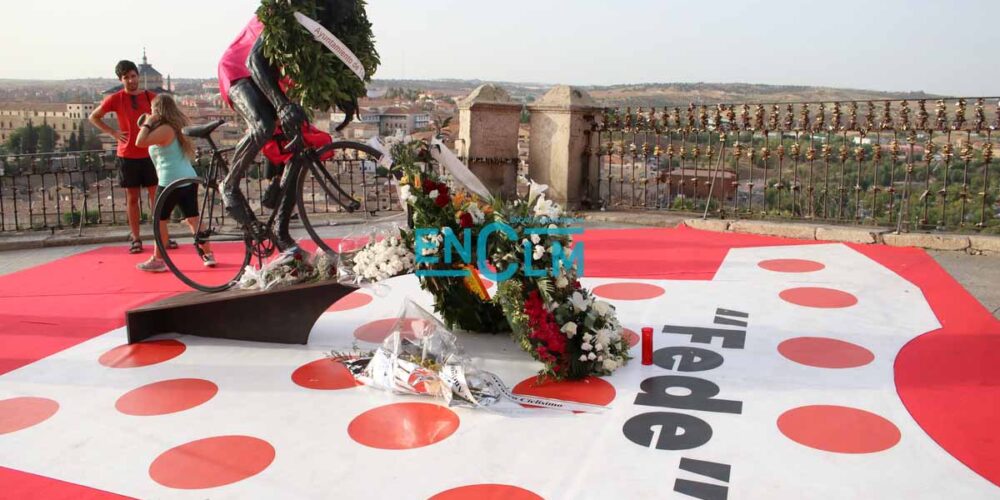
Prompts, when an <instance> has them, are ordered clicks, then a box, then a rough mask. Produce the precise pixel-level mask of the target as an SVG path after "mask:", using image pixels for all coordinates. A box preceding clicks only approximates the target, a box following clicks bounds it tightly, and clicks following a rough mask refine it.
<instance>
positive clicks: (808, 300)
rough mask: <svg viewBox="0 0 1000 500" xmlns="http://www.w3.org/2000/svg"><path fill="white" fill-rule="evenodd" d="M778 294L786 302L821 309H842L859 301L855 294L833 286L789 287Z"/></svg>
mask: <svg viewBox="0 0 1000 500" xmlns="http://www.w3.org/2000/svg"><path fill="white" fill-rule="evenodd" d="M778 296H779V297H781V299H782V300H784V301H785V302H790V303H792V304H795V305H797V306H803V307H815V308H819V309H840V308H844V307H851V306H853V305H855V304H857V303H858V298H857V297H855V296H854V295H851V294H849V293H847V292H842V291H840V290H834V289H832V288H820V287H802V288H789V289H788V290H784V291H782V292H781V293H780V294H778Z"/></svg>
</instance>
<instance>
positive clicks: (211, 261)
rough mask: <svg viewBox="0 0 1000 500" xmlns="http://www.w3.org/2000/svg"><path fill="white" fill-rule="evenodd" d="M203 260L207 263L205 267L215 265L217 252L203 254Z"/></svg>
mask: <svg viewBox="0 0 1000 500" xmlns="http://www.w3.org/2000/svg"><path fill="white" fill-rule="evenodd" d="M201 262H202V263H203V264H205V267H215V265H216V262H215V254H213V253H206V254H203V255H202V256H201Z"/></svg>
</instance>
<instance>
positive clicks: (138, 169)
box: [115, 157, 158, 188]
mask: <svg viewBox="0 0 1000 500" xmlns="http://www.w3.org/2000/svg"><path fill="white" fill-rule="evenodd" d="M115 165H116V166H117V167H118V185H119V186H121V187H123V188H137V187H151V186H155V185H156V184H157V182H158V180H157V178H156V167H155V166H153V160H152V159H150V158H122V157H115Z"/></svg>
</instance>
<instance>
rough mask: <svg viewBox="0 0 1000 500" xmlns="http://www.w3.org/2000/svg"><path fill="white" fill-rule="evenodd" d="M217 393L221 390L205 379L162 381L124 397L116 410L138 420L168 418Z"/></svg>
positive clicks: (205, 400) (116, 404) (120, 399)
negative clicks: (155, 417) (159, 416)
mask: <svg viewBox="0 0 1000 500" xmlns="http://www.w3.org/2000/svg"><path fill="white" fill-rule="evenodd" d="M218 392H219V386H217V385H215V384H213V383H212V382H210V381H208V380H204V379H199V378H179V379H174V380H163V381H160V382H154V383H152V384H149V385H144V386H142V387H139V388H138V389H133V390H131V391H129V392H127V393H125V395H123V396H122V397H120V398H118V401H117V402H115V408H116V409H117V410H118V411H120V412H122V413H124V414H126V415H133V416H136V417H149V416H153V415H167V414H170V413H177V412H181V411H184V410H190V409H191V408H194V407H196V406H199V405H202V404H204V403H206V402H208V400H210V399H212V398H214V397H215V395H216V394H217V393H218Z"/></svg>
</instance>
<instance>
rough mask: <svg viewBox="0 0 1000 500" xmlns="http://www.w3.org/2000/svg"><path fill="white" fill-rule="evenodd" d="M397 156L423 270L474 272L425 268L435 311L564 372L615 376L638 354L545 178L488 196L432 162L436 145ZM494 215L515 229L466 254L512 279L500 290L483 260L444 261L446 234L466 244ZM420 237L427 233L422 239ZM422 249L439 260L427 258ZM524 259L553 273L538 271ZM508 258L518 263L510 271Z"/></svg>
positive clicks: (410, 146)
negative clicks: (507, 337) (508, 338)
mask: <svg viewBox="0 0 1000 500" xmlns="http://www.w3.org/2000/svg"><path fill="white" fill-rule="evenodd" d="M391 156H392V158H393V161H394V169H397V170H398V171H399V173H400V174H401V179H400V182H399V185H400V202H401V203H402V204H403V205H404V206H405V207H406V208H407V211H408V214H409V218H410V220H411V222H410V227H411V228H413V229H412V230H411V231H404V232H403V240H404V241H406V243H407V244H408V245H409V246H410V249H411V251H413V252H414V253H415V254H417V253H419V255H417V259H416V269H417V270H426V271H456V270H460V271H467V273H468V275H467V277H465V278H439V277H428V276H426V273H423V274H424V276H421V278H420V283H421V286H422V288H423V289H424V290H426V291H427V292H429V293H430V294H431V295H432V296H433V297H434V309H435V311H436V312H437V313H438V314H440V315H441V317H442V318H443V319H444V321H445V323H446V324H447V325H448V326H449V327H452V328H455V327H457V328H461V329H463V330H468V331H473V332H494V333H496V332H499V331H509V332H511V335H512V336H513V338H514V339H515V340H516V341H517V342H518V344H519V345H520V346H521V348H522V349H524V350H525V351H526V352H528V353H529V354H530V355H531V356H532V357H533V358H534V359H536V360H538V361H540V362H541V363H542V364H543V365H544V368H543V369H542V371H541V375H544V376H547V377H549V378H552V379H557V380H559V379H581V378H584V377H587V376H591V375H608V374H611V373H612V372H613V371H615V370H616V369H617V368H619V367H620V366H623V365H624V364H625V363H626V362H627V361H628V360H629V359H630V356H629V354H628V351H629V345H628V341H627V339H625V337H624V334H623V329H622V326H621V324H620V323H619V321H618V318H617V315H616V312H615V308H614V306H612V305H611V304H609V303H607V302H605V301H603V300H598V299H596V298H595V297H594V296H593V294H592V293H591V292H590V291H589V290H587V289H586V288H584V287H582V286H581V285H580V281H579V279H578V277H579V276H578V273H579V270H578V269H577V267H576V264H575V263H571V262H570V260H571V257H572V256H574V255H576V254H574V253H573V252H572V250H571V248H573V239H572V236H571V233H572V232H573V231H572V228H571V226H570V222H571V220H570V219H569V218H568V217H567V216H566V215H567V214H566V213H565V211H564V210H563V209H562V208H561V207H560V206H559V205H558V204H556V203H554V202H552V201H551V200H549V199H547V198H546V197H545V194H544V192H545V189H546V187H545V186H541V185H538V184H535V183H533V182H531V183H530V189H529V190H528V191H529V192H528V195H527V196H526V197H524V198H516V199H513V200H508V201H502V200H498V199H491V200H483V199H480V198H479V197H477V196H475V195H470V194H467V193H466V192H465V191H464V190H462V189H461V188H460V187H456V186H455V185H454V184H452V185H449V183H448V182H447V181H446V180H445V178H446V177H447V176H446V175H441V174H438V173H437V172H436V171H435V169H434V168H432V167H433V162H432V160H431V159H430V155H429V154H428V146H427V145H426V144H425V143H423V142H422V141H413V142H409V143H400V144H396V145H394V146H393V147H392V150H391ZM525 182H528V181H527V180H525ZM492 223H501V224H505V225H507V226H508V227H509V228H510V229H511V230H512V233H511V232H510V231H501V232H497V233H493V234H492V235H488V236H489V241H488V242H487V245H486V249H487V250H486V253H487V255H485V256H480V255H478V254H476V252H477V251H478V248H477V247H478V246H479V245H469V247H471V248H472V249H473V255H472V257H473V258H472V259H466V260H468V261H469V262H480V261H481V260H485V261H486V262H487V263H488V264H489V265H490V266H491V267H492V269H493V270H495V271H496V273H497V274H498V275H499V276H501V277H506V278H507V279H503V280H500V282H499V283H498V284H497V292H496V295H495V296H494V297H492V298H491V297H490V296H489V295H488V294H487V292H486V287H484V286H483V282H482V279H481V278H480V273H479V270H478V269H477V268H476V266H475V265H471V264H467V263H465V262H461V263H459V262H451V263H448V262H445V259H444V256H446V255H447V252H446V251H445V248H444V241H445V239H446V238H444V237H443V236H441V235H442V234H445V233H449V232H450V233H451V235H453V236H454V238H455V239H456V240H457V241H459V242H461V243H463V244H465V243H466V242H465V240H464V238H465V237H466V236H469V237H471V238H473V242H478V241H479V240H478V238H479V236H480V234H481V232H482V231H483V230H484V229H485V227H486V226H487V225H490V224H492ZM421 228H426V229H431V230H432V231H430V233H431V234H420V233H423V232H422V231H418V229H421ZM466 230H467V231H468V232H467V233H466V232H465V231H466ZM511 234H514V235H517V237H514V238H512V237H510V235H511ZM418 235H419V236H418ZM451 235H449V239H450V236H451ZM418 237H419V238H421V239H422V241H420V242H417V241H416V238H418ZM559 253H562V255H558V254H559ZM581 255H582V254H581ZM567 256H570V257H569V258H567ZM420 257H425V258H436V261H435V262H434V263H427V262H424V263H421V259H420ZM424 260H425V261H426V260H427V259H424ZM566 264H568V265H566ZM524 265H530V267H531V268H532V269H534V270H543V269H544V270H546V271H545V272H544V273H541V274H540V275H531V276H529V274H528V272H526V270H525V269H524V267H523V266H524ZM509 266H517V269H516V270H514V271H513V272H505V270H507V269H509ZM553 266H555V267H553ZM508 274H509V275H510V276H509V277H507V276H506V275H508ZM532 274H538V273H537V272H534V273H532Z"/></svg>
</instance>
